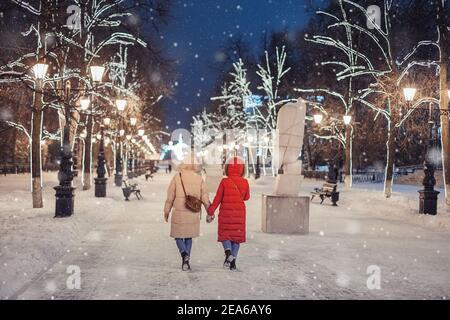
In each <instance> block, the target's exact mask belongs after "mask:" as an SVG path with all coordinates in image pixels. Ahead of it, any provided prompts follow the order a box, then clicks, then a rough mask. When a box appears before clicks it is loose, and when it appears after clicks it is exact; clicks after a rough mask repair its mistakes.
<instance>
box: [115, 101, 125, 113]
mask: <svg viewBox="0 0 450 320" xmlns="http://www.w3.org/2000/svg"><path fill="white" fill-rule="evenodd" d="M116 107H117V110H119V111H123V110H125V108H126V107H127V100H124V99H117V100H116Z"/></svg>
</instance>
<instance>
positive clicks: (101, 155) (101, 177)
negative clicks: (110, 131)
mask: <svg viewBox="0 0 450 320" xmlns="http://www.w3.org/2000/svg"><path fill="white" fill-rule="evenodd" d="M105 164H106V159H105V133H104V126H103V125H101V126H100V145H99V149H98V156H97V177H96V178H95V179H94V180H95V196H96V197H97V198H104V197H106V181H107V180H108V179H107V178H105V174H106V170H105Z"/></svg>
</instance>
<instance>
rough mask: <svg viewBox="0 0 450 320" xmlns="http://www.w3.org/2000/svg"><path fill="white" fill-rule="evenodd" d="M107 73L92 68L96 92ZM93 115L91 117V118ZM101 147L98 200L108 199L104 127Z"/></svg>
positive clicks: (96, 179)
mask: <svg viewBox="0 0 450 320" xmlns="http://www.w3.org/2000/svg"><path fill="white" fill-rule="evenodd" d="M104 72H105V68H104V67H102V66H91V77H92V81H93V83H94V88H95V89H94V90H95V91H97V88H98V84H99V83H100V82H101V81H102V78H103V74H104ZM94 101H96V99H95V95H94V96H93V103H94ZM92 117H93V115H92V116H91V118H92ZM100 135H101V137H100V145H99V150H98V156H97V177H96V178H95V179H94V181H95V196H96V197H97V198H104V197H106V181H107V180H108V179H107V178H105V174H106V170H105V163H106V160H105V135H104V125H103V124H101V125H100Z"/></svg>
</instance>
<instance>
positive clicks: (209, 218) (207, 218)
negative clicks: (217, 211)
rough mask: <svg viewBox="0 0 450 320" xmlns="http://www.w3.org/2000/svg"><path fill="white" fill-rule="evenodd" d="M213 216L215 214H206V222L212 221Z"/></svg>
mask: <svg viewBox="0 0 450 320" xmlns="http://www.w3.org/2000/svg"><path fill="white" fill-rule="evenodd" d="M215 217H216V216H215V215H212V216H210V215H208V216H207V217H206V222H207V223H211V222H213V220H214V218H215Z"/></svg>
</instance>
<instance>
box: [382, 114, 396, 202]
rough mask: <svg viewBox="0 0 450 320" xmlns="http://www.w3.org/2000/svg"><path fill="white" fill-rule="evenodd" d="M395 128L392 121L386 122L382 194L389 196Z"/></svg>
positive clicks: (391, 181) (390, 192) (391, 183)
mask: <svg viewBox="0 0 450 320" xmlns="http://www.w3.org/2000/svg"><path fill="white" fill-rule="evenodd" d="M396 136H397V129H396V128H395V126H394V125H392V122H391V121H389V124H388V139H387V142H386V172H385V179H384V196H385V197H386V198H390V197H391V195H392V185H393V180H394V159H395V137H396Z"/></svg>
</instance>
